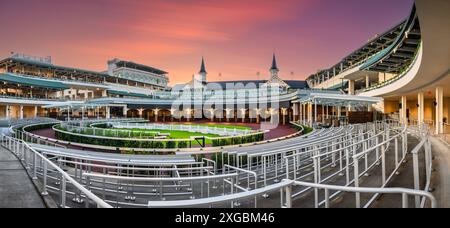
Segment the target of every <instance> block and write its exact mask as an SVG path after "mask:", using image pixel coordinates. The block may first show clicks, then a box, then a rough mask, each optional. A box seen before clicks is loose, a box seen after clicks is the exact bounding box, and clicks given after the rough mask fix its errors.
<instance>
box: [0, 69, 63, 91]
mask: <svg viewBox="0 0 450 228" xmlns="http://www.w3.org/2000/svg"><path fill="white" fill-rule="evenodd" d="M0 81H4V82H8V83H14V84H20V85H25V86H33V87H38V88H44V89H57V90H65V89H70V87H68V86H67V85H64V84H63V83H61V82H57V81H51V80H42V79H37V78H31V77H23V76H18V75H14V74H10V73H3V74H0Z"/></svg>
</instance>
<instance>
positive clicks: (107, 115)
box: [106, 106, 111, 119]
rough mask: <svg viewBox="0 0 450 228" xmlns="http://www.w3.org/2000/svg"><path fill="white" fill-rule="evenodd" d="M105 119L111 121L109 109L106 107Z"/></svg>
mask: <svg viewBox="0 0 450 228" xmlns="http://www.w3.org/2000/svg"><path fill="white" fill-rule="evenodd" d="M106 119H111V107H109V106H106Z"/></svg>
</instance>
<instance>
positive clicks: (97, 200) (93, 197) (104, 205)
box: [1, 135, 112, 208]
mask: <svg viewBox="0 0 450 228" xmlns="http://www.w3.org/2000/svg"><path fill="white" fill-rule="evenodd" d="M5 139H6V140H9V141H12V142H15V143H16V144H22V145H24V147H25V148H27V149H28V150H29V151H31V152H32V153H33V155H34V158H33V160H34V167H33V173H32V175H33V178H36V177H37V157H39V158H41V160H42V161H44V162H45V163H44V172H45V173H46V171H47V169H48V165H50V167H51V168H53V169H54V170H56V172H58V173H60V174H61V177H62V178H61V179H62V182H63V183H62V186H63V195H65V191H66V189H64V188H65V186H66V183H67V182H69V183H71V184H72V185H73V186H74V187H75V188H76V189H78V190H79V191H81V192H82V193H84V194H85V195H86V197H87V198H88V199H90V200H92V201H93V202H94V203H95V204H96V205H97V206H98V207H100V208H112V206H111V205H109V204H108V203H106V202H105V201H103V200H102V199H100V198H99V197H98V196H96V195H95V194H93V193H92V192H90V191H89V190H87V189H86V188H85V187H83V186H82V185H81V184H80V183H78V182H77V181H76V180H75V179H73V178H72V177H71V176H70V175H69V174H68V173H66V172H65V171H64V170H62V169H61V168H60V167H58V166H57V165H56V164H54V163H53V162H52V161H50V160H49V159H47V158H46V157H45V156H44V155H42V154H40V153H39V152H37V151H36V150H35V149H33V148H32V147H31V146H30V145H29V144H28V143H26V142H24V141H23V140H19V139H15V138H12V137H9V136H6V135H1V143H2V145H3V146H5V141H6V140H5ZM24 147H22V148H23V153H25V148H24ZM16 148H18V147H16ZM8 149H9V148H8ZM13 153H14V154H15V155H16V156H18V155H19V154H20V152H19V151H13ZM44 178H45V177H44ZM44 182H46V180H44ZM44 188H46V185H45V184H44ZM44 192H46V190H45V189H44ZM62 202H63V203H62V205H61V207H63V208H64V207H65V206H66V205H65V200H62Z"/></svg>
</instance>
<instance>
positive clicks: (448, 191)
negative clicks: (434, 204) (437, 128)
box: [431, 138, 450, 208]
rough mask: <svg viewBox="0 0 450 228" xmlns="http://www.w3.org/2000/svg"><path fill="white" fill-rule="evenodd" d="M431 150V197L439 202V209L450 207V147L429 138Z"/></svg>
mask: <svg viewBox="0 0 450 228" xmlns="http://www.w3.org/2000/svg"><path fill="white" fill-rule="evenodd" d="M431 142H432V150H433V156H434V161H433V166H434V167H433V168H434V169H435V170H436V172H434V173H433V177H432V178H433V179H432V183H433V186H432V188H434V190H435V191H434V192H433V195H434V196H435V197H436V198H437V200H438V202H439V207H441V208H449V207H450V178H449V177H450V147H448V146H447V145H445V144H444V143H443V142H442V141H440V140H439V139H437V138H431Z"/></svg>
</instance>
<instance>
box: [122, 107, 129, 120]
mask: <svg viewBox="0 0 450 228" xmlns="http://www.w3.org/2000/svg"><path fill="white" fill-rule="evenodd" d="M127 116H128V107H127V106H124V107H123V117H125V118H127Z"/></svg>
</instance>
